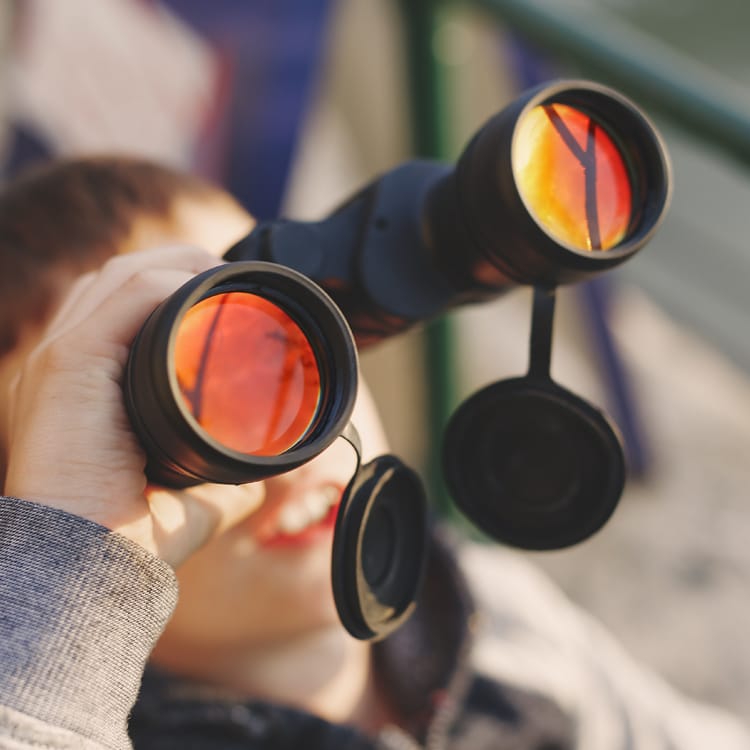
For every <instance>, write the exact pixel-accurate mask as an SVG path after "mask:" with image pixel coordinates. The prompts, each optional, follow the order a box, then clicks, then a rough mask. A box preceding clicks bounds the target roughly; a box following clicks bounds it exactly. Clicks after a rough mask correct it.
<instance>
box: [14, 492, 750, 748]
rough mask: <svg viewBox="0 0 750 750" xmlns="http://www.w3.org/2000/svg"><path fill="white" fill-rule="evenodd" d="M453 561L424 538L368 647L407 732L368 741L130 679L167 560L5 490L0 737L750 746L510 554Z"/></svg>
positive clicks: (34, 742)
mask: <svg viewBox="0 0 750 750" xmlns="http://www.w3.org/2000/svg"><path fill="white" fill-rule="evenodd" d="M460 563H461V564H460V568H459V566H457V565H456V562H455V559H454V556H453V555H452V554H442V553H441V554H440V555H436V554H435V552H434V550H433V554H432V556H431V560H430V571H431V573H430V574H428V577H427V581H426V585H425V588H424V592H423V595H422V598H421V600H420V603H419V606H418V608H417V613H416V615H415V616H414V617H413V618H412V619H411V620H410V621H409V622H408V623H407V624H406V626H404V627H403V628H402V629H401V630H400V631H397V633H395V634H394V635H393V636H391V637H389V638H388V639H386V640H385V641H383V642H381V643H379V644H376V646H375V649H376V653H375V656H376V664H377V665H379V668H380V670H381V678H382V679H383V680H384V681H385V684H386V685H387V686H388V689H389V690H390V691H391V694H392V697H393V699H394V701H396V703H397V705H399V706H401V707H402V708H403V710H404V715H405V717H406V718H407V719H408V722H407V723H408V725H409V726H408V731H407V732H404V731H401V730H397V729H395V728H389V729H387V730H386V731H384V732H383V733H382V735H381V736H379V737H378V738H366V737H364V736H362V735H359V734H358V733H357V732H356V731H355V730H352V729H348V728H344V727H336V726H334V725H327V724H326V723H325V722H322V721H321V720H319V719H317V718H315V717H310V716H307V715H304V714H302V713H301V712H295V711H293V710H288V709H284V708H283V707H275V706H266V705H263V704H260V703H257V702H242V701H229V702H228V701H220V700H214V699H208V700H207V699H206V691H205V689H204V687H202V686H191V685H185V684H184V683H179V682H178V681H177V680H175V679H174V678H171V677H170V676H168V675H158V674H156V675H155V674H149V672H148V671H147V673H146V675H147V677H146V679H145V680H143V684H142V679H143V674H144V667H145V665H146V662H147V659H148V655H149V653H150V651H151V649H152V647H153V645H154V643H155V642H156V639H157V638H158V637H159V634H160V633H161V631H162V629H163V627H164V625H165V623H166V621H167V619H168V618H169V616H170V614H171V612H172V609H173V608H174V605H175V602H176V597H177V584H176V579H175V576H174V573H173V571H172V570H171V568H170V567H169V566H168V565H166V564H165V563H164V562H162V561H160V560H159V559H157V558H155V557H153V556H152V555H150V554H149V553H148V552H146V551H145V550H143V549H141V548H140V547H139V546H138V545H136V544H134V543H132V542H130V541H129V540H127V539H125V538H123V537H121V536H119V535H117V534H115V533H112V532H110V531H108V530H107V529H105V528H103V527H101V526H98V525H97V524H95V523H91V522H89V521H85V520H83V519H80V518H77V517H75V516H71V515H69V514H67V513H64V512H62V511H57V510H53V509H50V508H46V507H43V506H39V505H36V504H33V503H28V502H25V501H22V500H17V499H13V498H3V497H0V748H1V749H3V750H30V749H31V748H34V749H35V750H59V749H63V748H65V749H66V750H67V749H71V750H72V749H73V748H76V749H81V750H103V748H107V749H108V750H126V749H127V748H130V747H131V738H132V742H133V743H134V744H135V748H136V750H142V749H143V750H152V749H153V750H156V749H157V748H158V750H165V749H167V748H170V749H171V748H175V749H177V748H179V750H188V749H189V748H201V750H203V748H206V749H208V748H211V750H234V749H235V748H243V749H244V748H264V749H265V748H269V749H270V748H273V750H277V749H280V748H287V747H288V748H297V747H300V748H303V749H304V750H313V748H316V749H317V748H320V749H321V750H322V749H325V750H328V749H329V748H330V749H331V750H333V749H334V748H336V749H337V750H338V749H339V748H348V749H349V750H354V748H357V749H359V748H363V749H364V748H376V747H378V748H413V747H419V746H427V747H430V748H433V747H434V748H446V749H447V750H499V749H500V748H509V749H511V748H512V749H513V750H540V749H541V748H545V750H572V748H575V750H620V748H622V750H625V748H628V749H632V750H658V749H662V748H663V749H664V750H675V749H676V750H699V749H700V750H705V748H711V750H750V731H748V728H747V727H746V726H744V725H742V724H741V723H740V722H739V721H737V720H736V719H734V718H732V717H728V716H726V715H724V714H722V713H721V712H717V711H715V710H713V709H711V708H708V707H705V706H702V705H699V704H696V703H694V702H691V701H689V700H687V699H685V698H684V697H683V696H681V695H679V694H678V693H676V692H675V691H674V690H672V689H671V688H670V687H669V686H667V685H666V684H665V683H664V682H663V681H661V680H660V679H659V678H658V677H656V676H654V675H653V674H651V673H650V672H648V671H647V670H644V669H643V668H641V667H640V666H638V665H636V664H635V663H634V662H633V661H632V660H631V659H630V658H629V657H628V656H627V654H625V653H624V651H623V650H622V649H621V648H620V647H619V646H618V644H616V643H615V642H614V641H613V640H612V638H611V637H610V636H609V635H608V634H607V633H606V632H605V631H604V630H603V629H602V628H601V627H600V626H599V625H598V624H597V623H596V622H594V621H593V620H592V619H591V618H589V617H588V616H586V615H585V614H584V613H582V612H580V610H578V609H576V608H575V607H573V606H572V605H571V604H570V603H569V602H568V601H567V600H566V599H565V598H564V597H563V596H562V595H561V594H560V592H559V591H558V590H557V589H556V588H555V587H553V586H552V585H551V584H550V583H549V581H547V580H546V579H545V578H544V577H543V576H542V575H541V574H540V573H539V572H538V571H537V570H536V569H535V568H533V567H532V566H530V565H529V564H528V563H527V562H526V561H525V560H523V559H522V558H521V557H519V556H517V555H515V554H513V553H510V552H508V551H507V550H502V549H500V548H497V547H486V546H476V545H468V546H466V547H465V548H463V551H462V552H461V555H460ZM464 576H467V577H468V581H469V582H470V588H467V589H466V590H464V588H465V578H464ZM474 597H476V599H477V600H478V605H477V606H478V611H479V613H480V616H478V617H477V616H476V615H474V614H472V613H473V612H474V604H473V602H474ZM139 689H140V691H141V692H140V696H139ZM134 705H135V709H134Z"/></svg>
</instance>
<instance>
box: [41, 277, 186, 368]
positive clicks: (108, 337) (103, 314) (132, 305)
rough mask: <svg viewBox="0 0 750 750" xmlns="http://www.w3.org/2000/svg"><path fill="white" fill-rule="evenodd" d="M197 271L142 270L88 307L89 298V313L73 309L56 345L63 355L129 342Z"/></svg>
mask: <svg viewBox="0 0 750 750" xmlns="http://www.w3.org/2000/svg"><path fill="white" fill-rule="evenodd" d="M193 275H194V274H193V273H191V272H188V271H181V270H163V269H145V270H139V271H137V272H135V273H133V274H132V275H131V276H130V277H128V278H127V279H126V280H125V281H124V283H122V285H121V286H119V287H118V288H116V289H114V290H111V291H110V293H109V294H108V295H107V296H106V297H105V298H104V299H101V300H98V305H97V306H95V307H92V308H91V309H88V307H89V304H90V303H91V302H92V301H93V300H87V302H86V304H85V305H84V306H85V307H86V308H87V309H86V313H87V314H86V315H85V316H82V315H80V314H79V313H80V311H75V312H73V311H71V315H70V319H69V322H70V325H69V327H67V328H65V329H64V330H62V331H60V332H59V333H58V335H57V336H56V337H55V339H53V340H52V345H54V347H55V349H56V350H57V351H58V354H60V355H62V356H63V357H64V356H65V355H66V352H68V351H70V352H71V353H75V354H105V353H106V354H109V353H111V351H112V346H113V345H114V346H123V345H124V346H129V345H130V344H131V342H132V341H133V339H134V338H135V335H136V334H137V333H138V330H139V329H140V327H141V326H142V325H143V323H144V322H145V320H146V318H147V317H148V316H149V314H150V313H151V312H153V310H154V309H155V308H156V307H157V306H158V305H159V304H160V303H161V302H162V301H164V300H165V299H167V298H168V297H169V296H170V295H171V294H173V293H174V292H175V291H176V290H177V289H179V288H180V287H181V286H182V285H183V284H185V283H187V282H188V281H190V279H192V278H193ZM79 318H81V319H80V320H78V319H79ZM115 359H116V360H117V361H120V360H121V357H116V358H115Z"/></svg>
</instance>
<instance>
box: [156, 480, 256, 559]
mask: <svg viewBox="0 0 750 750" xmlns="http://www.w3.org/2000/svg"><path fill="white" fill-rule="evenodd" d="M146 495H147V499H148V504H149V509H150V513H151V518H152V519H153V529H154V531H153V534H154V545H155V547H156V548H157V549H158V550H159V554H160V556H161V557H163V558H164V559H166V560H167V562H169V563H170V564H172V565H179V564H180V563H181V562H183V561H184V560H185V559H187V557H189V556H190V555H191V554H192V553H193V552H195V551H196V550H198V549H199V548H200V547H202V546H203V545H204V544H206V543H207V542H209V541H210V540H211V539H213V538H215V537H216V536H218V535H220V534H222V533H223V532H224V531H226V530H228V529H230V528H232V527H233V526H235V525H236V524H238V523H240V522H241V521H243V520H244V519H245V518H247V517H248V516H249V515H251V514H252V513H254V512H255V511H256V510H257V509H258V508H259V507H260V506H261V505H262V503H263V500H264V498H265V485H264V483H263V482H254V483H252V484H244V485H239V486H235V485H227V484H203V485H198V486H196V487H190V488H188V489H185V490H172V489H166V488H163V487H151V488H149V489H148V490H147V493H146Z"/></svg>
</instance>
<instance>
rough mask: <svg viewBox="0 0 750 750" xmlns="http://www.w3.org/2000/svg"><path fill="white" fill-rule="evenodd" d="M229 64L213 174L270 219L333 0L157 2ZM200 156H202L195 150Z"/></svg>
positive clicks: (310, 88)
mask: <svg viewBox="0 0 750 750" xmlns="http://www.w3.org/2000/svg"><path fill="white" fill-rule="evenodd" d="M162 4H163V5H164V6H165V7H167V8H169V9H170V10H171V11H172V12H173V13H175V14H176V15H177V16H179V17H180V18H181V19H182V20H184V21H185V22H187V23H188V24H190V25H191V26H192V27H193V28H194V30H195V31H196V32H197V33H199V34H200V35H201V36H203V37H205V38H206V39H207V40H208V42H209V44H211V46H212V47H214V48H215V50H216V51H217V52H218V53H219V54H220V55H221V57H222V59H223V60H224V62H225V64H226V66H227V69H228V81H227V85H228V87H229V90H228V92H227V97H228V110H227V111H226V113H225V114H224V120H223V121H221V122H219V123H217V126H216V133H215V140H216V139H218V141H219V143H218V144H217V143H214V144H213V148H214V149H217V150H218V151H219V152H220V156H219V157H218V160H219V163H218V172H217V173H216V174H214V175H213V176H214V177H216V178H218V179H220V180H221V181H222V182H223V184H224V185H225V186H226V187H227V188H228V189H229V190H230V191H231V192H232V193H233V194H234V195H235V197H237V199H238V200H239V201H240V202H241V203H243V205H245V207H246V208H247V209H248V210H249V211H250V212H251V213H252V214H254V215H255V216H256V218H258V219H259V220H263V219H269V218H273V217H276V216H277V215H278V213H279V210H280V206H281V203H282V200H283V196H284V191H285V189H286V185H287V179H288V176H289V172H290V168H291V164H292V160H293V158H294V153H295V149H296V145H297V141H298V137H299V133H300V130H301V126H302V123H303V122H304V118H305V113H306V112H307V108H308V105H309V102H310V99H311V95H312V93H313V89H314V84H315V81H316V77H317V73H318V70H319V68H320V60H321V57H322V53H323V50H324V45H325V31H326V28H327V25H328V21H329V16H330V12H331V8H332V5H333V3H332V2H331V0H214V1H213V2H210V3H206V2H203V1H202V0H162ZM199 158H200V155H199Z"/></svg>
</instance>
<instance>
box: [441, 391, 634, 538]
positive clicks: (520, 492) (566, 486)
mask: <svg viewBox="0 0 750 750" xmlns="http://www.w3.org/2000/svg"><path fill="white" fill-rule="evenodd" d="M443 469H444V472H445V477H446V481H447V483H448V487H449V489H450V491H451V493H452V495H453V499H454V501H455V503H456V505H457V506H458V507H459V509H460V510H461V511H462V512H463V513H464V514H465V515H466V516H467V517H468V518H469V519H470V520H471V521H472V522H473V523H474V524H476V525H477V526H478V527H479V528H480V529H481V530H482V531H484V532H486V533H488V534H489V535H491V536H492V537H494V538H495V539H496V540H498V541H500V542H503V543H506V544H509V545H512V546H514V547H520V548H522V549H530V550H547V549H559V548H562V547H567V546H570V545H572V544H576V543H577V542H580V541H582V540H583V539H585V538H587V537H588V536H590V535H591V534H593V533H594V532H595V531H597V530H598V529H599V528H601V526H602V525H603V524H604V523H605V522H606V521H607V519H608V518H609V517H610V515H611V514H612V512H613V511H614V509H615V507H616V505H617V502H618V500H619V498H620V494H621V493H622V489H623V486H624V483H625V461H624V456H623V452H622V448H621V446H620V441H619V439H618V438H617V435H616V434H615V432H614V430H613V429H612V427H611V426H610V424H609V422H608V421H607V420H606V419H605V418H604V416H603V415H602V414H601V412H599V411H598V410H596V409H595V408H594V407H593V406H591V405H590V404H588V403H586V402H585V401H583V400H582V399H580V398H578V397H577V396H575V395H574V394H572V393H570V392H569V391H567V390H565V389H564V388H561V387H560V386H558V385H556V384H555V383H553V382H552V381H551V380H544V379H539V380H535V379H533V378H528V377H524V378H517V379H513V380H505V381H501V382H498V383H494V384H492V385H490V386H488V387H487V388H484V389H483V390H481V391H478V392H477V393H475V394H474V395H473V396H472V397H471V398H469V399H468V400H467V401H465V402H464V403H463V404H462V405H461V407H460V408H459V409H458V410H457V411H456V413H455V414H454V415H453V417H452V419H451V422H450V423H449V425H448V428H447V429H446V432H445V439H444V445H443Z"/></svg>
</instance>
